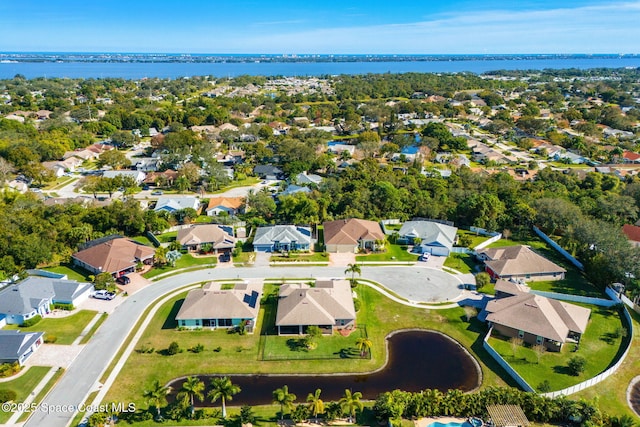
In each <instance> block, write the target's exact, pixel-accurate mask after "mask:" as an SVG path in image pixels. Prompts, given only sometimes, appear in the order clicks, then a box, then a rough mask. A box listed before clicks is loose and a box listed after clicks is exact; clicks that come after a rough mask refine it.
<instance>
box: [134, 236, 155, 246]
mask: <svg viewBox="0 0 640 427" xmlns="http://www.w3.org/2000/svg"><path fill="white" fill-rule="evenodd" d="M131 240H134V241H136V242H138V243H142V244H143V245H146V246H149V247H151V248H152V247H153V243H152V242H151V240H149V238H148V237H147V236H135V237H132V238H131Z"/></svg>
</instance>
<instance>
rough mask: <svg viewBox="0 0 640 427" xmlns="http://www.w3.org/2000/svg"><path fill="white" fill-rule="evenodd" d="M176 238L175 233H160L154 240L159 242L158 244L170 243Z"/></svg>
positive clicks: (176, 233)
mask: <svg viewBox="0 0 640 427" xmlns="http://www.w3.org/2000/svg"><path fill="white" fill-rule="evenodd" d="M176 237H178V232H177V231H170V232H168V233H162V234H159V235H157V236H156V238H157V239H158V240H159V241H160V243H171V242H174V241H175V240H176Z"/></svg>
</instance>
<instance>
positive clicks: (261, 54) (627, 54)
mask: <svg viewBox="0 0 640 427" xmlns="http://www.w3.org/2000/svg"><path fill="white" fill-rule="evenodd" d="M7 54H35V55H52V54H63V55H70V54H81V55H91V54H112V55H216V56H217V55H226V56H241V55H251V56H293V55H304V56H522V55H530V56H603V55H606V56H638V55H640V52H636V53H631V52H627V53H621V52H598V53H587V52H560V53H559V52H556V53H551V52H547V53H545V52H537V53H525V52H520V53H486V52H485V53H310V52H306V53H304V52H280V53H276V52H274V53H255V52H254V53H251V52H244V53H238V52H236V53H231V52H226V53H225V52H135V51H130V52H129V51H62V50H61V51H55V50H51V51H17V50H12V51H9V50H7V51H4V50H0V55H7Z"/></svg>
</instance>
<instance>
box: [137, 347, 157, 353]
mask: <svg viewBox="0 0 640 427" xmlns="http://www.w3.org/2000/svg"><path fill="white" fill-rule="evenodd" d="M155 350H156V349H155V348H153V347H149V346H147V345H142V346H140V347H138V349H136V353H140V354H144V353H146V354H150V353H153V352H154V351H155Z"/></svg>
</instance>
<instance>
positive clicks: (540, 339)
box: [536, 335, 544, 344]
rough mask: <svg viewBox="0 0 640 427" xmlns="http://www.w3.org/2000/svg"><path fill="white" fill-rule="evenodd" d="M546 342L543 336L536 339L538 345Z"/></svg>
mask: <svg viewBox="0 0 640 427" xmlns="http://www.w3.org/2000/svg"><path fill="white" fill-rule="evenodd" d="M543 342H544V337H541V336H539V335H538V336H537V337H536V344H542V343H543Z"/></svg>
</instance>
